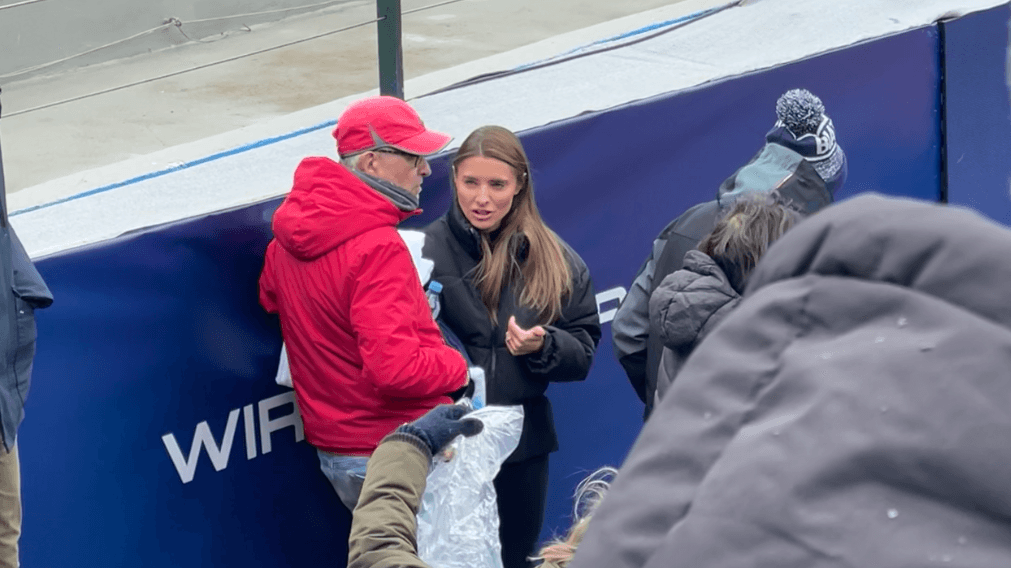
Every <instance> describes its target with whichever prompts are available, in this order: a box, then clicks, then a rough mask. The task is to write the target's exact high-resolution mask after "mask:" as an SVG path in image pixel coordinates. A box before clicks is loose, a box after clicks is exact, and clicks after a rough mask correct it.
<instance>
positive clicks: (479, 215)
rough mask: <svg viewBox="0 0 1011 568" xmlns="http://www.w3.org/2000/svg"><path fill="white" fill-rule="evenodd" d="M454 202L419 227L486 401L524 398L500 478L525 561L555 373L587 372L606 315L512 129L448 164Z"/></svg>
mask: <svg viewBox="0 0 1011 568" xmlns="http://www.w3.org/2000/svg"><path fill="white" fill-rule="evenodd" d="M452 187H453V204H452V205H451V206H450V210H449V212H448V213H446V214H445V215H444V216H443V217H441V218H440V219H438V220H437V221H435V222H434V223H432V224H431V225H429V226H428V227H426V228H425V229H424V233H425V236H426V238H425V245H424V248H423V255H424V257H425V258H427V259H430V260H432V261H433V262H434V268H433V271H432V280H433V281H437V282H440V283H441V284H442V293H441V306H442V311H441V315H440V320H442V321H443V322H444V323H445V324H446V325H447V326H448V327H449V328H450V329H451V330H452V331H453V332H454V333H455V334H456V336H457V337H459V339H460V340H461V342H462V343H463V344H464V347H465V348H466V351H467V353H468V354H469V356H470V359H471V361H472V362H473V363H474V364H475V365H478V366H480V367H482V368H484V370H485V374H486V376H487V402H488V404H501V405H515V404H521V405H523V412H524V422H523V432H522V435H521V437H520V441H519V445H518V446H517V448H516V450H515V451H514V452H513V453H512V455H510V456H509V458H508V459H507V460H506V462H505V464H503V466H502V469H501V471H500V472H499V474H498V476H497V477H496V479H495V491H496V493H497V494H498V510H499V518H500V522H501V525H500V536H501V539H502V556H503V561H504V565H505V567H506V568H520V567H523V566H527V565H528V560H527V558H528V557H529V556H530V555H531V554H532V553H533V552H534V547H535V546H536V544H537V539H538V536H539V534H540V531H541V525H542V523H543V519H544V505H545V500H546V494H547V483H548V454H550V453H551V452H554V451H555V450H557V449H558V439H557V436H556V434H555V426H554V420H553V418H552V414H551V405H550V403H549V401H548V399H547V397H545V396H544V392H545V390H546V389H547V387H548V383H549V382H552V381H581V380H583V379H585V378H586V376H587V374H588V373H589V370H590V363H591V362H592V361H593V353H594V351H595V350H596V347H597V343H598V341H599V340H600V319H599V317H598V315H597V303H596V299H595V296H594V292H593V285H592V283H591V281H590V273H589V270H588V269H587V267H586V264H585V263H584V262H583V260H582V259H581V258H580V257H579V255H578V254H576V252H575V251H573V250H572V249H571V248H570V247H569V246H568V245H566V244H565V243H564V242H563V241H562V239H561V238H559V237H558V236H557V235H556V234H555V233H554V232H553V231H551V230H550V229H549V228H548V227H547V226H546V225H545V224H544V222H543V221H542V220H541V217H540V214H539V213H538V211H537V205H536V203H535V201H534V194H533V182H532V180H531V172H530V165H529V163H528V161H527V157H526V153H525V152H524V151H523V146H522V145H521V144H520V141H519V139H517V138H516V136H515V135H514V134H513V133H512V132H510V131H508V130H506V129H505V128H502V127H498V126H485V127H482V128H479V129H478V130H476V131H474V132H473V133H472V134H471V135H470V136H468V137H467V139H466V140H465V141H464V143H463V145H462V146H461V147H460V150H459V151H458V152H457V154H456V156H455V158H454V160H453V178H452Z"/></svg>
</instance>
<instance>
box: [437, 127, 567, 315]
mask: <svg viewBox="0 0 1011 568" xmlns="http://www.w3.org/2000/svg"><path fill="white" fill-rule="evenodd" d="M473 156H481V157H484V158H492V159H495V160H498V161H500V162H504V163H505V164H507V165H508V166H509V167H511V168H512V170H513V172H514V173H515V174H516V186H517V193H516V196H515V197H513V203H512V207H511V208H510V210H509V212H508V213H506V215H505V217H503V218H502V224H501V225H499V228H500V231H499V233H498V236H497V237H496V238H495V242H491V241H490V238H489V236H488V232H486V231H479V234H480V235H481V252H482V256H481V262H480V263H479V264H478V266H477V273H476V284H477V288H478V290H479V291H480V292H481V300H482V301H483V302H484V305H485V308H487V309H488V314H489V315H490V316H491V321H492V323H495V324H497V323H498V317H497V312H498V305H499V301H500V300H501V294H502V290H503V289H504V288H505V287H506V285H507V284H509V283H520V284H521V286H522V292H521V293H520V296H519V302H520V304H523V305H525V306H528V307H530V308H532V309H533V310H534V311H535V312H537V316H538V319H539V320H540V322H541V323H542V324H550V323H553V322H554V321H556V320H557V319H558V318H559V317H560V316H561V313H562V301H563V300H564V299H565V298H567V297H568V296H569V295H570V294H572V271H571V270H570V269H569V263H568V262H567V260H566V257H565V252H564V250H563V249H562V244H561V239H559V238H558V235H556V234H555V233H554V231H552V230H551V229H549V228H548V227H547V225H545V224H544V221H543V220H542V219H541V214H540V212H539V211H538V210H537V204H536V202H535V201H534V185H533V181H532V180H531V179H530V162H529V161H528V160H527V154H526V152H524V151H523V145H522V144H521V143H520V141H519V138H517V137H516V135H515V134H513V133H512V132H510V131H509V130H507V129H505V128H502V127H501V126H482V127H481V128H478V129H477V130H475V131H474V132H472V133H471V134H470V136H468V137H467V139H466V140H464V141H463V144H462V145H461V146H460V150H459V151H457V153H456V157H455V158H453V174H454V175H453V177H454V181H453V184H452V185H453V207H459V206H460V202H459V200H458V198H457V195H456V182H455V177H456V168H457V166H459V165H460V163H461V162H463V161H464V160H466V159H467V158H471V157H473ZM524 239H525V243H524V242H523V240H524ZM524 244H525V245H526V246H527V256H526V259H525V261H523V262H521V259H519V258H517V255H518V254H519V251H520V248H521V247H522V246H523V245H524Z"/></svg>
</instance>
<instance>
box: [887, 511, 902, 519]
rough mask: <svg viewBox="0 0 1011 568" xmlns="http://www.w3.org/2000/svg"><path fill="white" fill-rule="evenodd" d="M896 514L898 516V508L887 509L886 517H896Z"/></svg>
mask: <svg viewBox="0 0 1011 568" xmlns="http://www.w3.org/2000/svg"><path fill="white" fill-rule="evenodd" d="M898 516H899V510H898V509H888V518H889V519H894V518H895V517H898Z"/></svg>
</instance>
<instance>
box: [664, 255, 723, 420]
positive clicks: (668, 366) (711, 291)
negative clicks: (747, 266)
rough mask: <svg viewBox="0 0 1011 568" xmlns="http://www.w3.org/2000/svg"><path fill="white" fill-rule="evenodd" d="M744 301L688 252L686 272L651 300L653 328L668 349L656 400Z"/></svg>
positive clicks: (707, 261) (714, 268)
mask: <svg viewBox="0 0 1011 568" xmlns="http://www.w3.org/2000/svg"><path fill="white" fill-rule="evenodd" d="M740 301H741V294H740V292H738V291H737V290H736V289H735V288H734V286H733V285H732V284H731V283H730V279H729V278H728V277H727V275H726V274H725V273H724V272H723V270H722V269H721V268H720V267H719V265H718V264H717V263H716V261H715V260H713V259H712V258H710V257H709V256H708V255H706V253H704V252H702V251H698V250H690V251H688V254H686V255H685V261H684V268H682V269H681V270H678V271H676V272H674V273H673V274H670V275H668V276H667V277H666V278H664V279H663V282H661V283H660V286H659V287H658V288H657V289H656V291H654V292H653V296H651V297H650V299H649V320H650V327H652V328H655V329H657V330H658V331H659V335H660V340H661V341H662V342H663V346H664V349H663V356H662V357H661V358H660V369H659V370H658V371H657V377H656V397H655V400H657V401H659V400H660V398H662V397H663V395H664V394H666V392H667V389H668V388H670V385H671V383H672V382H674V377H675V376H677V374H678V371H679V370H680V369H681V366H682V365H684V362H685V359H687V358H688V356H689V355H691V352H692V350H694V349H695V346H696V345H698V344H699V342H700V341H702V339H703V338H704V337H705V336H707V335H709V332H711V331H712V330H713V329H714V328H715V327H716V325H717V324H718V323H720V322H721V321H723V318H725V317H727V314H729V313H730V312H731V311H732V310H733V309H734V308H735V307H736V306H737V304H738V302H740Z"/></svg>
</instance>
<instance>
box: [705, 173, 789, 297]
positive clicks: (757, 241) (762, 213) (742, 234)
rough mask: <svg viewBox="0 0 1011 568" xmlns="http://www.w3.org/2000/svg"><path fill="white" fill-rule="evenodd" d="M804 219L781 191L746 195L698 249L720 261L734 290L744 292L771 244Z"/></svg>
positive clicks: (717, 261) (720, 221)
mask: <svg viewBox="0 0 1011 568" xmlns="http://www.w3.org/2000/svg"><path fill="white" fill-rule="evenodd" d="M802 218H803V217H802V216H801V214H800V212H798V211H797V210H796V209H795V208H793V206H791V205H790V203H789V202H786V201H784V200H783V199H782V198H781V197H780V195H779V194H778V193H777V192H770V193H765V192H762V193H758V192H755V193H750V194H745V195H742V196H741V197H738V198H737V199H736V200H735V201H734V203H733V204H732V205H731V206H730V208H729V210H728V211H727V213H726V214H725V215H724V216H723V218H721V219H720V220H719V221H718V222H717V223H716V227H715V228H714V229H713V231H712V232H711V233H709V234H708V235H707V236H706V237H705V238H703V239H702V242H701V243H699V246H698V249H699V250H700V251H702V252H704V253H706V254H707V255H709V256H710V257H711V258H712V259H713V260H715V261H716V263H717V264H718V265H719V266H720V268H722V269H723V272H725V273H726V275H727V277H728V278H729V279H730V283H731V285H732V286H733V287H734V289H736V290H737V291H738V292H743V291H744V286H745V285H746V284H747V281H748V278H749V277H750V276H751V273H752V271H754V270H755V266H756V265H757V264H758V261H759V260H760V259H761V258H762V256H764V255H765V251H767V250H768V249H769V245H771V244H772V243H773V241H775V240H776V239H778V238H779V237H781V236H783V233H785V232H786V231H787V230H789V229H790V228H791V227H793V226H794V225H795V224H797V223H798V222H799V221H800V220H801V219H802Z"/></svg>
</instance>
